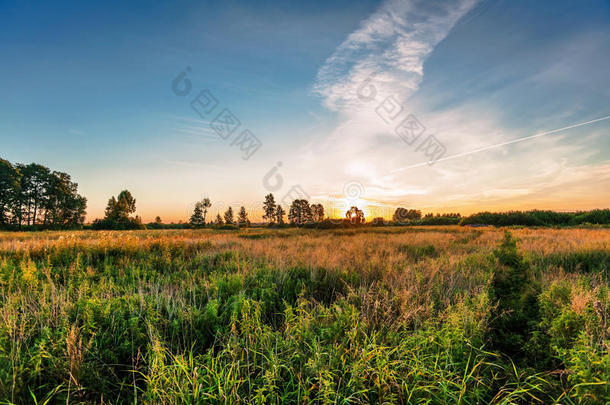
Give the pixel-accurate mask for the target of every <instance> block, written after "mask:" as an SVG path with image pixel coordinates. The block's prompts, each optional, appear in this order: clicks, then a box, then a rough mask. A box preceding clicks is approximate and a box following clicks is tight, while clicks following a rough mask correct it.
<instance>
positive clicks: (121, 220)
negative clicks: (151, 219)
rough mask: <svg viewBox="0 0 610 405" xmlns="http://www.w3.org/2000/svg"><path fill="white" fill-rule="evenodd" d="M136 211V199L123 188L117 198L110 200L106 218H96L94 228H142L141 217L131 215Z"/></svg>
mask: <svg viewBox="0 0 610 405" xmlns="http://www.w3.org/2000/svg"><path fill="white" fill-rule="evenodd" d="M135 212H136V199H135V198H134V197H133V196H132V195H131V193H130V192H129V191H128V190H123V191H121V192H120V193H119V195H118V196H117V197H116V198H115V197H114V196H113V197H111V198H110V199H109V200H108V204H107V205H106V211H105V216H104V219H101V220H99V219H98V220H95V221H94V222H93V226H94V228H97V229H141V228H143V227H144V226H143V225H142V220H141V219H140V217H138V216H135V217H131V216H130V215H131V214H133V213H135Z"/></svg>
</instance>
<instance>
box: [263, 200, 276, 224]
mask: <svg viewBox="0 0 610 405" xmlns="http://www.w3.org/2000/svg"><path fill="white" fill-rule="evenodd" d="M263 212H264V214H263V219H266V220H267V221H269V223H271V224H272V223H274V222H275V198H274V197H273V194H271V193H269V194H267V195H266V196H265V202H264V203H263Z"/></svg>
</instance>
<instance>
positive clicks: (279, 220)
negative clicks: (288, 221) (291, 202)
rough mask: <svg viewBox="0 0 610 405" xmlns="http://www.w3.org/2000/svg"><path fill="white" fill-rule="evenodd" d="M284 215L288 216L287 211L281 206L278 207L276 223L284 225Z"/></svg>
mask: <svg viewBox="0 0 610 405" xmlns="http://www.w3.org/2000/svg"><path fill="white" fill-rule="evenodd" d="M284 215H286V211H284V209H283V208H282V206H281V205H278V206H277V208H276V209H275V222H277V223H278V224H279V225H282V224H283V223H284Z"/></svg>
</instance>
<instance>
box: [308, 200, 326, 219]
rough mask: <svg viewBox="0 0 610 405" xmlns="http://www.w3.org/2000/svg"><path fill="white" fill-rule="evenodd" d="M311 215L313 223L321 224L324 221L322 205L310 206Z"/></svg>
mask: <svg viewBox="0 0 610 405" xmlns="http://www.w3.org/2000/svg"><path fill="white" fill-rule="evenodd" d="M311 215H312V217H313V221H314V222H322V221H323V220H324V206H323V205H322V204H311Z"/></svg>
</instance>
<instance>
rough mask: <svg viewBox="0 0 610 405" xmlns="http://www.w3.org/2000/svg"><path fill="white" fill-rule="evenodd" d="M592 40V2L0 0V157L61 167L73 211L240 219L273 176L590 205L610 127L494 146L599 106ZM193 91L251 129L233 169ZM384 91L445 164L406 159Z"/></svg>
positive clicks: (308, 188) (583, 117) (597, 22)
mask: <svg viewBox="0 0 610 405" xmlns="http://www.w3.org/2000/svg"><path fill="white" fill-rule="evenodd" d="M608 38H610V4H609V3H608V2H606V1H591V2H586V3H584V4H580V3H579V2H573V1H553V2H533V1H507V0H496V1H478V2H477V1H474V0H460V1H451V2H441V1H423V0H422V1H410V0H404V1H381V2H380V1H334V2H321V1H320V2H318V1H310V2H298V1H281V2H280V1H277V2H275V1H273V2H272V1H269V2H244V1H207V2H186V1H184V2H174V3H165V2H164V3H161V2H138V3H130V4H125V3H124V2H88V3H86V4H82V3H80V2H53V3H51V2H49V3H47V4H36V3H33V2H26V1H23V2H5V1H0V49H2V53H3V63H2V64H0V77H1V79H0V81H1V83H2V87H1V88H2V89H3V93H4V94H3V95H2V96H1V97H0V144H1V146H0V156H2V157H3V158H5V159H8V160H10V161H13V162H31V161H36V162H40V163H43V164H46V165H48V166H50V167H51V168H52V169H56V170H62V171H66V172H68V173H70V174H72V176H73V177H74V179H75V180H76V181H77V182H78V183H79V185H80V190H81V192H82V193H83V194H84V195H85V196H87V197H88V199H89V210H88V211H89V219H92V218H95V217H97V216H100V215H102V212H103V207H104V205H105V202H106V201H107V199H108V198H109V196H110V195H113V194H117V193H118V192H119V191H120V190H122V189H124V188H128V189H129V190H131V191H132V192H133V193H134V195H135V196H136V198H137V200H138V212H139V213H140V214H141V215H142V216H143V217H144V219H145V220H148V219H151V218H153V217H154V216H155V215H161V216H162V217H163V218H164V219H167V220H180V219H182V220H185V219H186V217H187V215H188V211H189V209H190V208H189V207H191V205H192V202H193V201H195V200H196V199H198V198H200V197H201V196H209V197H210V198H211V199H212V201H213V203H215V204H214V206H213V210H221V211H222V210H224V209H225V208H226V206H228V205H232V206H234V207H235V206H238V205H245V206H246V207H247V208H249V209H250V210H251V211H252V215H253V216H254V217H256V216H257V212H256V211H257V209H258V207H259V205H260V201H261V200H262V198H263V196H264V195H265V194H266V193H268V192H269V191H274V192H275V194H276V197H277V198H278V199H282V197H284V196H285V195H288V194H290V193H289V192H290V190H291V189H292V187H293V186H298V188H297V189H298V190H301V192H303V193H305V194H306V195H307V196H308V197H309V198H310V199H311V200H315V201H320V202H322V203H323V204H324V205H325V206H326V207H327V211H329V212H332V213H334V214H336V215H340V213H341V211H342V210H343V208H344V207H345V206H348V205H351V204H357V205H359V206H362V207H364V208H365V212H366V213H367V214H368V215H369V216H371V215H384V216H388V215H391V211H392V209H393V208H395V207H396V206H399V205H401V206H409V207H417V208H421V209H423V210H425V211H426V210H427V211H432V210H434V211H462V212H465V213H468V212H473V211H478V210H480V209H509V208H514V209H527V208H554V209H565V210H569V209H587V208H593V207H601V206H603V207H606V206H608V204H607V201H608V197H610V187H608V186H610V162H609V160H610V159H609V156H610V155H609V151H610V136H609V135H610V120H603V121H598V122H595V123H591V124H587V125H583V126H579V127H576V128H572V129H568V130H564V131H559V132H556V133H552V134H549V135H548V136H541V137H537V138H535V139H531V140H527V141H523V142H519V143H514V144H508V145H506V143H507V142H511V141H513V140H515V139H519V138H523V137H527V136H530V135H533V134H536V133H539V132H544V131H549V130H554V129H558V128H563V127H566V126H571V125H573V124H578V123H582V122H587V121H590V120H593V119H597V118H600V117H605V116H608V115H610V78H609V75H608V73H607V72H608V66H609V62H610V42H609V41H608V40H607V39H608ZM187 66H188V67H190V72H189V73H188V79H189V80H190V82H191V83H192V91H191V93H189V94H188V95H186V96H177V95H175V94H174V93H173V92H172V90H171V85H172V81H173V80H174V78H175V77H176V76H177V75H178V74H180V72H182V71H184V69H185V68H186V67H187ZM367 79H368V80H369V81H368V82H366V83H369V84H371V85H372V86H374V89H375V93H376V94H375V99H374V100H369V101H363V100H362V98H360V97H359V96H358V91H359V89H362V84H363V83H364V82H365V81H366V80H367ZM204 89H208V90H209V91H210V92H211V94H213V95H214V96H215V97H216V99H217V100H218V101H219V107H218V108H229V109H230V110H231V111H232V112H233V113H234V115H235V116H236V117H237V118H238V119H239V121H240V122H241V127H240V129H239V131H238V132H240V131H241V130H243V129H246V128H247V129H249V130H251V131H252V133H254V134H255V135H256V136H257V137H258V138H259V139H260V140H261V142H262V146H261V148H260V149H259V150H258V151H257V152H256V153H255V154H254V155H253V156H252V157H251V158H249V159H248V160H244V159H243V158H242V154H241V151H240V150H239V149H238V148H237V147H236V146H235V145H231V141H232V138H229V139H228V140H223V139H221V138H220V137H219V136H218V135H217V134H216V133H215V132H214V131H212V130H211V129H210V126H209V122H208V121H207V120H205V119H202V118H200V117H199V116H198V115H197V113H196V112H195V111H194V110H193V109H192V108H191V106H190V102H191V100H192V99H193V98H194V97H195V96H196V95H197V94H198V93H199V92H200V91H201V90H204ZM388 98H391V99H392V100H394V102H395V103H396V106H400V110H401V115H400V116H399V118H396V120H398V121H400V120H401V119H402V118H400V117H403V116H406V115H408V114H413V115H415V116H416V118H417V119H418V120H419V122H420V123H421V124H422V125H423V126H425V128H426V132H425V134H424V135H422V136H423V137H427V136H429V135H434V136H435V137H436V139H437V140H439V142H441V144H442V146H443V148H444V149H445V150H446V153H445V155H444V156H445V157H451V156H455V155H457V156H458V157H456V158H450V159H447V160H444V161H438V162H436V163H435V164H433V165H428V164H423V165H422V164H421V163H425V162H426V161H427V158H426V156H424V155H423V154H422V152H421V150H420V151H417V150H416V149H417V145H416V144H414V145H408V144H407V143H405V142H404V141H403V140H402V139H401V138H400V137H399V136H397V134H396V132H395V130H394V128H395V126H396V124H397V123H398V121H392V122H390V123H388V122H386V121H384V120H383V118H382V117H380V115H379V114H378V113H377V112H376V109H377V110H378V109H379V106H380V105H381V103H383V102H384V100H387V99H388ZM214 114H215V113H214ZM207 118H210V119H211V118H213V117H206V119H207ZM386 118H387V117H386ZM235 136H237V134H236V135H235ZM421 139H424V138H421ZM421 139H420V140H421ZM488 145H503V146H498V147H494V148H491V149H487V150H485V151H482V152H479V153H472V154H471V153H470V152H471V151H474V150H478V149H480V148H482V147H486V146H488ZM278 162H281V166H279V167H278V169H277V171H276V172H274V176H275V174H277V175H279V176H281V179H282V185H281V187H273V190H270V188H269V185H268V182H267V183H265V182H264V181H263V179H264V178H265V175H267V174H268V173H270V171H271V170H273V168H274V167H276V165H277V163H278ZM274 176H271V177H273V178H274V179H275V178H276V177H274ZM267 177H268V178H269V176H267ZM276 188H277V190H276Z"/></svg>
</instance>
